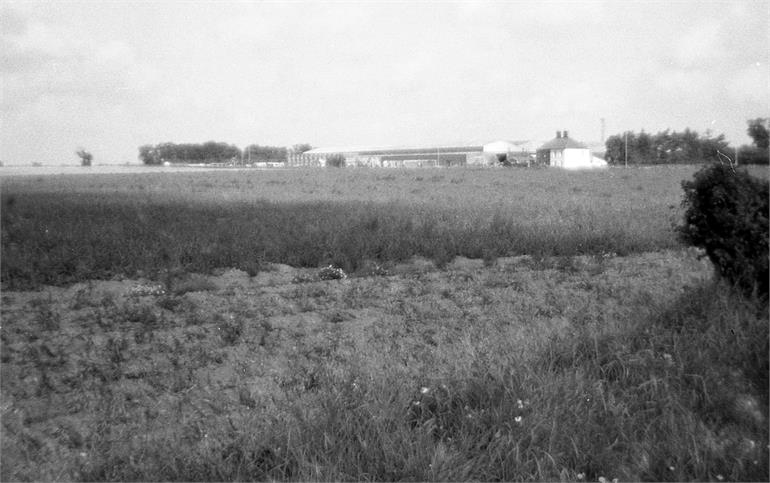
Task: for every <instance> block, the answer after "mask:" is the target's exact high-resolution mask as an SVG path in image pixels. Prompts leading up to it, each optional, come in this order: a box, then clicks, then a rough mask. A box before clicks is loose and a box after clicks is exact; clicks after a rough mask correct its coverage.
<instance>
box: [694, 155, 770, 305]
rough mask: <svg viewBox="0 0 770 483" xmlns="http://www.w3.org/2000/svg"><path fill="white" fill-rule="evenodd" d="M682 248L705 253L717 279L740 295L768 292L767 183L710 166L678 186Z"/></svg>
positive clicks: (731, 169) (743, 174) (731, 170)
mask: <svg viewBox="0 0 770 483" xmlns="http://www.w3.org/2000/svg"><path fill="white" fill-rule="evenodd" d="M682 188H683V189H684V201H683V204H684V206H685V207H686V212H685V224H684V226H682V227H681V228H680V235H681V238H682V240H683V241H684V242H685V243H689V244H691V245H695V246H697V247H701V248H703V249H705V250H706V254H707V255H708V257H709V259H710V260H711V262H712V263H713V264H714V267H715V268H716V271H717V273H718V274H719V276H721V277H723V278H725V279H726V280H728V281H729V282H730V283H731V284H733V285H735V286H738V287H739V288H741V289H742V290H743V291H744V292H746V293H751V292H753V291H754V290H757V293H758V295H760V296H763V297H767V293H768V191H769V190H768V183H767V181H764V180H760V179H758V178H755V177H753V176H751V175H750V174H749V173H747V172H745V171H743V170H734V169H733V168H732V167H731V166H727V165H722V164H713V165H710V166H706V167H704V168H702V169H701V170H700V171H698V172H697V173H695V176H694V179H693V180H691V181H683V182H682Z"/></svg>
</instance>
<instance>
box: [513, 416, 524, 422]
mask: <svg viewBox="0 0 770 483" xmlns="http://www.w3.org/2000/svg"><path fill="white" fill-rule="evenodd" d="M521 419H522V418H521V416H516V417H515V418H513V420H514V421H516V423H517V424H521Z"/></svg>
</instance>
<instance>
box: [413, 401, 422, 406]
mask: <svg viewBox="0 0 770 483" xmlns="http://www.w3.org/2000/svg"><path fill="white" fill-rule="evenodd" d="M419 405H420V401H412V406H419Z"/></svg>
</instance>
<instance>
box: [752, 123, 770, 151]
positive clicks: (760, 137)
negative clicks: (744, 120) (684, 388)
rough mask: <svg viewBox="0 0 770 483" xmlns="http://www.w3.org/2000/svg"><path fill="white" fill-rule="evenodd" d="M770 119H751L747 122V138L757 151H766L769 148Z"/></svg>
mask: <svg viewBox="0 0 770 483" xmlns="http://www.w3.org/2000/svg"><path fill="white" fill-rule="evenodd" d="M769 126H770V118H767V117H766V118H762V117H758V118H757V119H751V120H750V121H749V128H748V130H747V132H748V134H749V136H751V139H752V140H753V142H754V146H756V147H757V148H759V149H768V146H770V131H768V127H769Z"/></svg>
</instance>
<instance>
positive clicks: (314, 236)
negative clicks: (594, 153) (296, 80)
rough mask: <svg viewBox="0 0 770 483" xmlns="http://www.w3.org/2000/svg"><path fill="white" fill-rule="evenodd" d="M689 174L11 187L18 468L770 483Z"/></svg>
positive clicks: (79, 180) (526, 173)
mask: <svg viewBox="0 0 770 483" xmlns="http://www.w3.org/2000/svg"><path fill="white" fill-rule="evenodd" d="M694 171H695V168H693V167H671V168H669V167H661V168H656V169H633V170H615V169H612V170H607V171H603V172H591V173H565V172H559V171H553V170H473V169H467V170H466V169H457V170H454V169H443V170H414V171H396V170H393V171H390V170H306V171H270V172H222V173H212V172H207V173H190V174H187V173H158V174H142V175H91V176H82V177H79V176H67V177H63V178H53V177H19V178H6V179H0V183H1V184H0V187H2V284H3V293H2V307H1V309H2V313H1V315H2V327H1V328H0V336H1V339H0V340H1V342H2V346H1V349H2V350H1V351H0V356H1V358H0V363H1V364H0V368H1V370H2V372H1V373H0V375H1V376H2V378H0V389H2V391H0V411H2V412H1V413H0V415H1V416H2V434H0V444H1V446H0V450H2V460H1V461H0V477H1V478H2V479H3V480H185V481H191V480H207V481H210V480H270V479H278V480H345V481H350V480H357V481H360V480H391V481H392V480H411V481H415V480H418V481H447V480H464V481H465V480H561V481H597V480H599V479H600V478H605V479H607V480H612V479H613V478H618V479H620V480H625V481H628V480H631V481H634V480H653V481H685V480H712V481H722V480H733V481H766V480H767V479H768V477H769V476H770V475H769V474H768V425H767V417H768V350H769V348H768V324H767V316H768V310H767V305H766V301H757V300H751V299H746V298H744V297H743V296H741V295H740V294H738V293H736V292H734V291H733V290H732V289H731V288H730V287H727V286H725V285H724V284H722V283H720V282H717V281H714V280H713V279H712V273H713V270H712V267H711V266H710V264H709V262H708V261H707V260H705V259H702V258H701V257H699V253H698V251H697V250H694V249H688V248H686V247H683V246H681V245H680V244H679V242H678V241H677V237H676V232H675V226H676V224H678V223H679V222H680V221H679V220H680V219H681V215H682V208H681V206H680V203H681V197H682V194H681V188H680V183H681V181H682V180H683V179H688V178H689V177H690V176H691V175H692V173H693V172H694ZM330 263H332V264H335V265H337V266H340V267H343V268H344V269H345V270H346V271H348V272H349V273H350V274H351V276H350V277H348V278H345V279H342V280H325V279H323V278H322V277H319V269H320V267H322V266H324V265H328V264H330Z"/></svg>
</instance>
